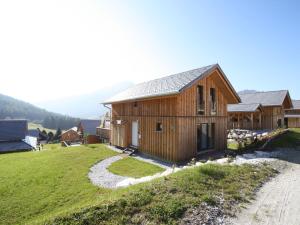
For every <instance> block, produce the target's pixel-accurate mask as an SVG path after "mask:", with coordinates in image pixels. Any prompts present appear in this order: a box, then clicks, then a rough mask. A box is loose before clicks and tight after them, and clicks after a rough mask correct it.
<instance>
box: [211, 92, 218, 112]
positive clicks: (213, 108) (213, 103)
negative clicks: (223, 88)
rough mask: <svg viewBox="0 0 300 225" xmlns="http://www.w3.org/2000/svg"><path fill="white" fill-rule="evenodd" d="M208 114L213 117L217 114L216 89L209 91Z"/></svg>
mask: <svg viewBox="0 0 300 225" xmlns="http://www.w3.org/2000/svg"><path fill="white" fill-rule="evenodd" d="M210 112H211V114H212V115H215V114H216V112H217V101H216V89H215V88H211V89H210Z"/></svg>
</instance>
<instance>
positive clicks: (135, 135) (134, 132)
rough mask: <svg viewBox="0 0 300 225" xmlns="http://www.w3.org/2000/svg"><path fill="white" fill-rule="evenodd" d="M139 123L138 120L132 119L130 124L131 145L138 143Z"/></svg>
mask: <svg viewBox="0 0 300 225" xmlns="http://www.w3.org/2000/svg"><path fill="white" fill-rule="evenodd" d="M138 131H139V125H138V121H132V126H131V145H133V146H136V147H137V146H138V145H139V132H138Z"/></svg>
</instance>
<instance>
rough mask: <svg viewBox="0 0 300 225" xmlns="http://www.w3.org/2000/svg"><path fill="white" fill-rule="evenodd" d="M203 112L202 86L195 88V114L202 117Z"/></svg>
mask: <svg viewBox="0 0 300 225" xmlns="http://www.w3.org/2000/svg"><path fill="white" fill-rule="evenodd" d="M204 112H205V101H204V90H203V86H201V85H199V86H197V114H198V115H204Z"/></svg>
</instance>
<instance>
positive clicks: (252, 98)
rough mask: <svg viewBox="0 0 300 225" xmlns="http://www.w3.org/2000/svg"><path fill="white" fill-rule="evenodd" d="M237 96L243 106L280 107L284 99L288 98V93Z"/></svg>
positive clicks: (270, 92)
mask: <svg viewBox="0 0 300 225" xmlns="http://www.w3.org/2000/svg"><path fill="white" fill-rule="evenodd" d="M239 96H240V98H241V100H242V103H245V104H252V103H260V104H261V105H262V106H280V105H282V104H283V102H284V100H285V98H286V97H287V96H288V97H289V92H288V91H287V90H280V91H266V92H255V93H248V94H240V95H239Z"/></svg>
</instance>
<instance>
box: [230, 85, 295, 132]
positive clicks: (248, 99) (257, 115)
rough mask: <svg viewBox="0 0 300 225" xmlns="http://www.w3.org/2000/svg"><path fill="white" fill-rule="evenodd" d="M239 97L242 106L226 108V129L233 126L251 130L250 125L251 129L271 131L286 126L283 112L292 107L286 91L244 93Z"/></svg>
mask: <svg viewBox="0 0 300 225" xmlns="http://www.w3.org/2000/svg"><path fill="white" fill-rule="evenodd" d="M239 96H240V98H241V100H242V104H239V105H229V106H228V113H229V123H228V125H229V126H228V129H231V128H233V125H237V127H234V128H240V129H249V128H250V129H252V123H253V129H263V130H264V129H267V130H273V129H276V128H278V127H283V126H284V125H286V124H284V122H285V120H284V113H285V110H286V109H290V108H292V106H293V104H292V100H291V98H290V94H289V92H288V91H287V90H281V91H267V92H255V93H246V94H240V95H239ZM258 106H260V107H258ZM238 110H240V112H239V111H238ZM249 124H250V125H249Z"/></svg>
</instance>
